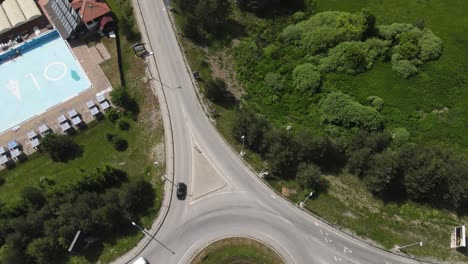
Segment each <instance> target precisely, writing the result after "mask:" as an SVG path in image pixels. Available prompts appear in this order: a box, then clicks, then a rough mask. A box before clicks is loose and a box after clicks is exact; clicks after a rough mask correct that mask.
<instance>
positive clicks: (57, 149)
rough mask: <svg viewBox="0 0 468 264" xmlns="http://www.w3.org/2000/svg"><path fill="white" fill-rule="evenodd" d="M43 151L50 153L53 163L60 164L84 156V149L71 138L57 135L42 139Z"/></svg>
mask: <svg viewBox="0 0 468 264" xmlns="http://www.w3.org/2000/svg"><path fill="white" fill-rule="evenodd" d="M41 149H42V150H44V151H46V152H48V153H49V155H50V158H51V159H52V160H53V161H58V162H67V161H69V160H72V159H75V158H77V157H80V156H81V155H82V154H83V149H82V148H81V147H80V146H79V145H78V144H76V143H75V142H74V141H73V139H72V138H71V137H69V136H64V135H56V134H48V135H47V136H45V137H43V138H41Z"/></svg>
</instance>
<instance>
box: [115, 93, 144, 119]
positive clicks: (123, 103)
mask: <svg viewBox="0 0 468 264" xmlns="http://www.w3.org/2000/svg"><path fill="white" fill-rule="evenodd" d="M110 96H111V100H112V102H113V103H114V104H115V105H117V106H119V107H122V108H123V109H125V110H126V111H128V112H129V113H130V114H131V115H133V116H134V117H135V116H136V115H138V112H139V107H138V103H137V101H136V100H135V99H134V98H133V97H132V96H131V95H130V93H129V92H128V90H127V88H125V87H120V88H116V89H113V90H112V91H111V92H110Z"/></svg>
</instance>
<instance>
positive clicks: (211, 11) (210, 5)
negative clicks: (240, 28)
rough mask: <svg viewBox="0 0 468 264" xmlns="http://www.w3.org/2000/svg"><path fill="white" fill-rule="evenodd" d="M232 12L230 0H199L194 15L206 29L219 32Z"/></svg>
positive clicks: (210, 31)
mask: <svg viewBox="0 0 468 264" xmlns="http://www.w3.org/2000/svg"><path fill="white" fill-rule="evenodd" d="M230 12H231V6H230V3H229V1H224V0H199V1H198V3H197V6H196V7H195V13H194V16H195V19H196V20H197V21H198V23H199V25H200V26H201V27H203V29H204V30H206V31H207V32H209V33H219V31H220V29H221V26H222V25H224V23H225V22H226V20H227V18H228V17H229V14H230Z"/></svg>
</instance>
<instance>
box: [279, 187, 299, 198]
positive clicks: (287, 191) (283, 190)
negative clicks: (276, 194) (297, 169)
mask: <svg viewBox="0 0 468 264" xmlns="http://www.w3.org/2000/svg"><path fill="white" fill-rule="evenodd" d="M281 194H283V195H284V196H286V197H289V196H290V195H291V194H297V190H296V189H291V188H287V187H284V186H283V187H282V188H281Z"/></svg>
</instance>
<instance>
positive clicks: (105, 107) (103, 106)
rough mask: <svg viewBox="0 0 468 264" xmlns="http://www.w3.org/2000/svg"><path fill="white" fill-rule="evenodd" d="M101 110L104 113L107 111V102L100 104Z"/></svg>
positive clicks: (108, 106)
mask: <svg viewBox="0 0 468 264" xmlns="http://www.w3.org/2000/svg"><path fill="white" fill-rule="evenodd" d="M101 108H102V110H104V111H106V110H107V109H109V108H110V104H109V102H107V101H104V102H102V103H101Z"/></svg>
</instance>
